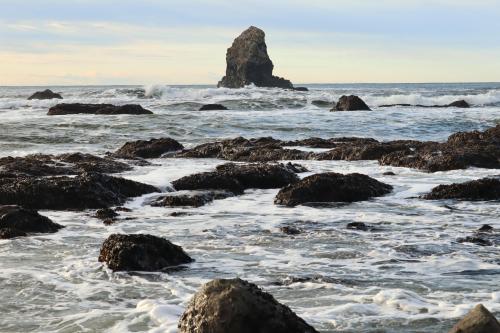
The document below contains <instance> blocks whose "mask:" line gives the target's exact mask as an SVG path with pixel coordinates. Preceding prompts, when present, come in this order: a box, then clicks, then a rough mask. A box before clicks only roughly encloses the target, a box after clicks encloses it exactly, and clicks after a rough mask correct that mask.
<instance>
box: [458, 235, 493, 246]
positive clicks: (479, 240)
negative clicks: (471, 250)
mask: <svg viewBox="0 0 500 333" xmlns="http://www.w3.org/2000/svg"><path fill="white" fill-rule="evenodd" d="M457 242H459V243H473V244H477V245H481V246H491V245H493V244H492V243H491V242H490V241H489V240H487V239H483V238H481V237H475V236H467V237H464V238H459V239H457Z"/></svg>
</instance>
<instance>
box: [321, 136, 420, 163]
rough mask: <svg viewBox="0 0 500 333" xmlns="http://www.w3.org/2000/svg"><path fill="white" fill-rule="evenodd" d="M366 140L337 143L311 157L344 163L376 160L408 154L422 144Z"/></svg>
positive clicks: (408, 141)
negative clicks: (330, 148) (391, 155)
mask: <svg viewBox="0 0 500 333" xmlns="http://www.w3.org/2000/svg"><path fill="white" fill-rule="evenodd" d="M368 140H369V139H367V141H363V140H359V141H352V142H344V143H342V144H338V143H337V147H336V148H333V149H332V150H329V151H326V152H323V153H317V154H315V155H314V156H313V159H316V160H344V161H359V160H377V159H379V158H383V157H385V156H387V155H388V154H390V153H393V152H405V153H410V152H411V151H412V149H414V147H418V146H420V145H421V144H422V143H420V142H418V141H413V140H401V141H389V142H374V143H371V142H370V141H368Z"/></svg>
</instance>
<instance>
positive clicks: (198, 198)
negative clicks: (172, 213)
mask: <svg viewBox="0 0 500 333" xmlns="http://www.w3.org/2000/svg"><path fill="white" fill-rule="evenodd" d="M232 195H233V194H232V193H228V192H225V191H211V192H201V193H195V194H191V195H189V194H180V195H175V194H171V195H166V196H162V197H160V198H158V199H157V200H155V201H154V202H153V203H152V204H151V206H154V207H183V206H191V207H201V206H204V205H206V204H208V203H210V202H212V201H214V200H219V199H226V198H228V197H230V196H232Z"/></svg>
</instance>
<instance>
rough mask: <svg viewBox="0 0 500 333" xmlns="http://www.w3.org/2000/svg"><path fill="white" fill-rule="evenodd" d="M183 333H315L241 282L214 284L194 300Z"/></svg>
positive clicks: (268, 296)
mask: <svg viewBox="0 0 500 333" xmlns="http://www.w3.org/2000/svg"><path fill="white" fill-rule="evenodd" d="M179 332H180V333H228V332H238V333H256V332H259V333H313V332H314V333H315V332H317V331H316V330H315V329H314V328H313V327H312V326H310V325H309V324H307V323H306V322H305V321H304V320H303V319H302V318H300V317H298V316H297V315H296V314H295V313H294V312H293V311H292V310H291V309H290V308H289V307H287V306H286V305H283V304H281V303H279V302H278V301H276V299H274V297H273V296H272V295H271V294H268V293H266V292H264V291H262V290H261V289H260V288H259V287H257V286H256V285H255V284H252V283H249V282H247V281H244V280H241V279H231V280H213V281H210V282H208V283H207V284H205V285H203V286H202V287H201V289H200V290H199V291H198V292H197V293H196V294H195V295H194V296H193V298H192V299H191V301H190V303H189V305H188V307H187V309H186V310H185V312H184V314H183V315H182V316H181V318H180V320H179Z"/></svg>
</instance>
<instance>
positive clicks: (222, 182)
mask: <svg viewBox="0 0 500 333" xmlns="http://www.w3.org/2000/svg"><path fill="white" fill-rule="evenodd" d="M172 185H173V186H174V188H175V189H176V190H178V191H182V190H189V191H193V190H222V191H229V192H232V193H234V194H235V195H239V194H243V191H244V187H243V186H242V185H241V183H240V182H239V181H238V180H237V179H236V178H234V177H230V176H227V175H225V174H221V173H218V172H203V173H197V174H194V175H189V176H185V177H182V178H179V179H177V180H175V181H173V182H172Z"/></svg>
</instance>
